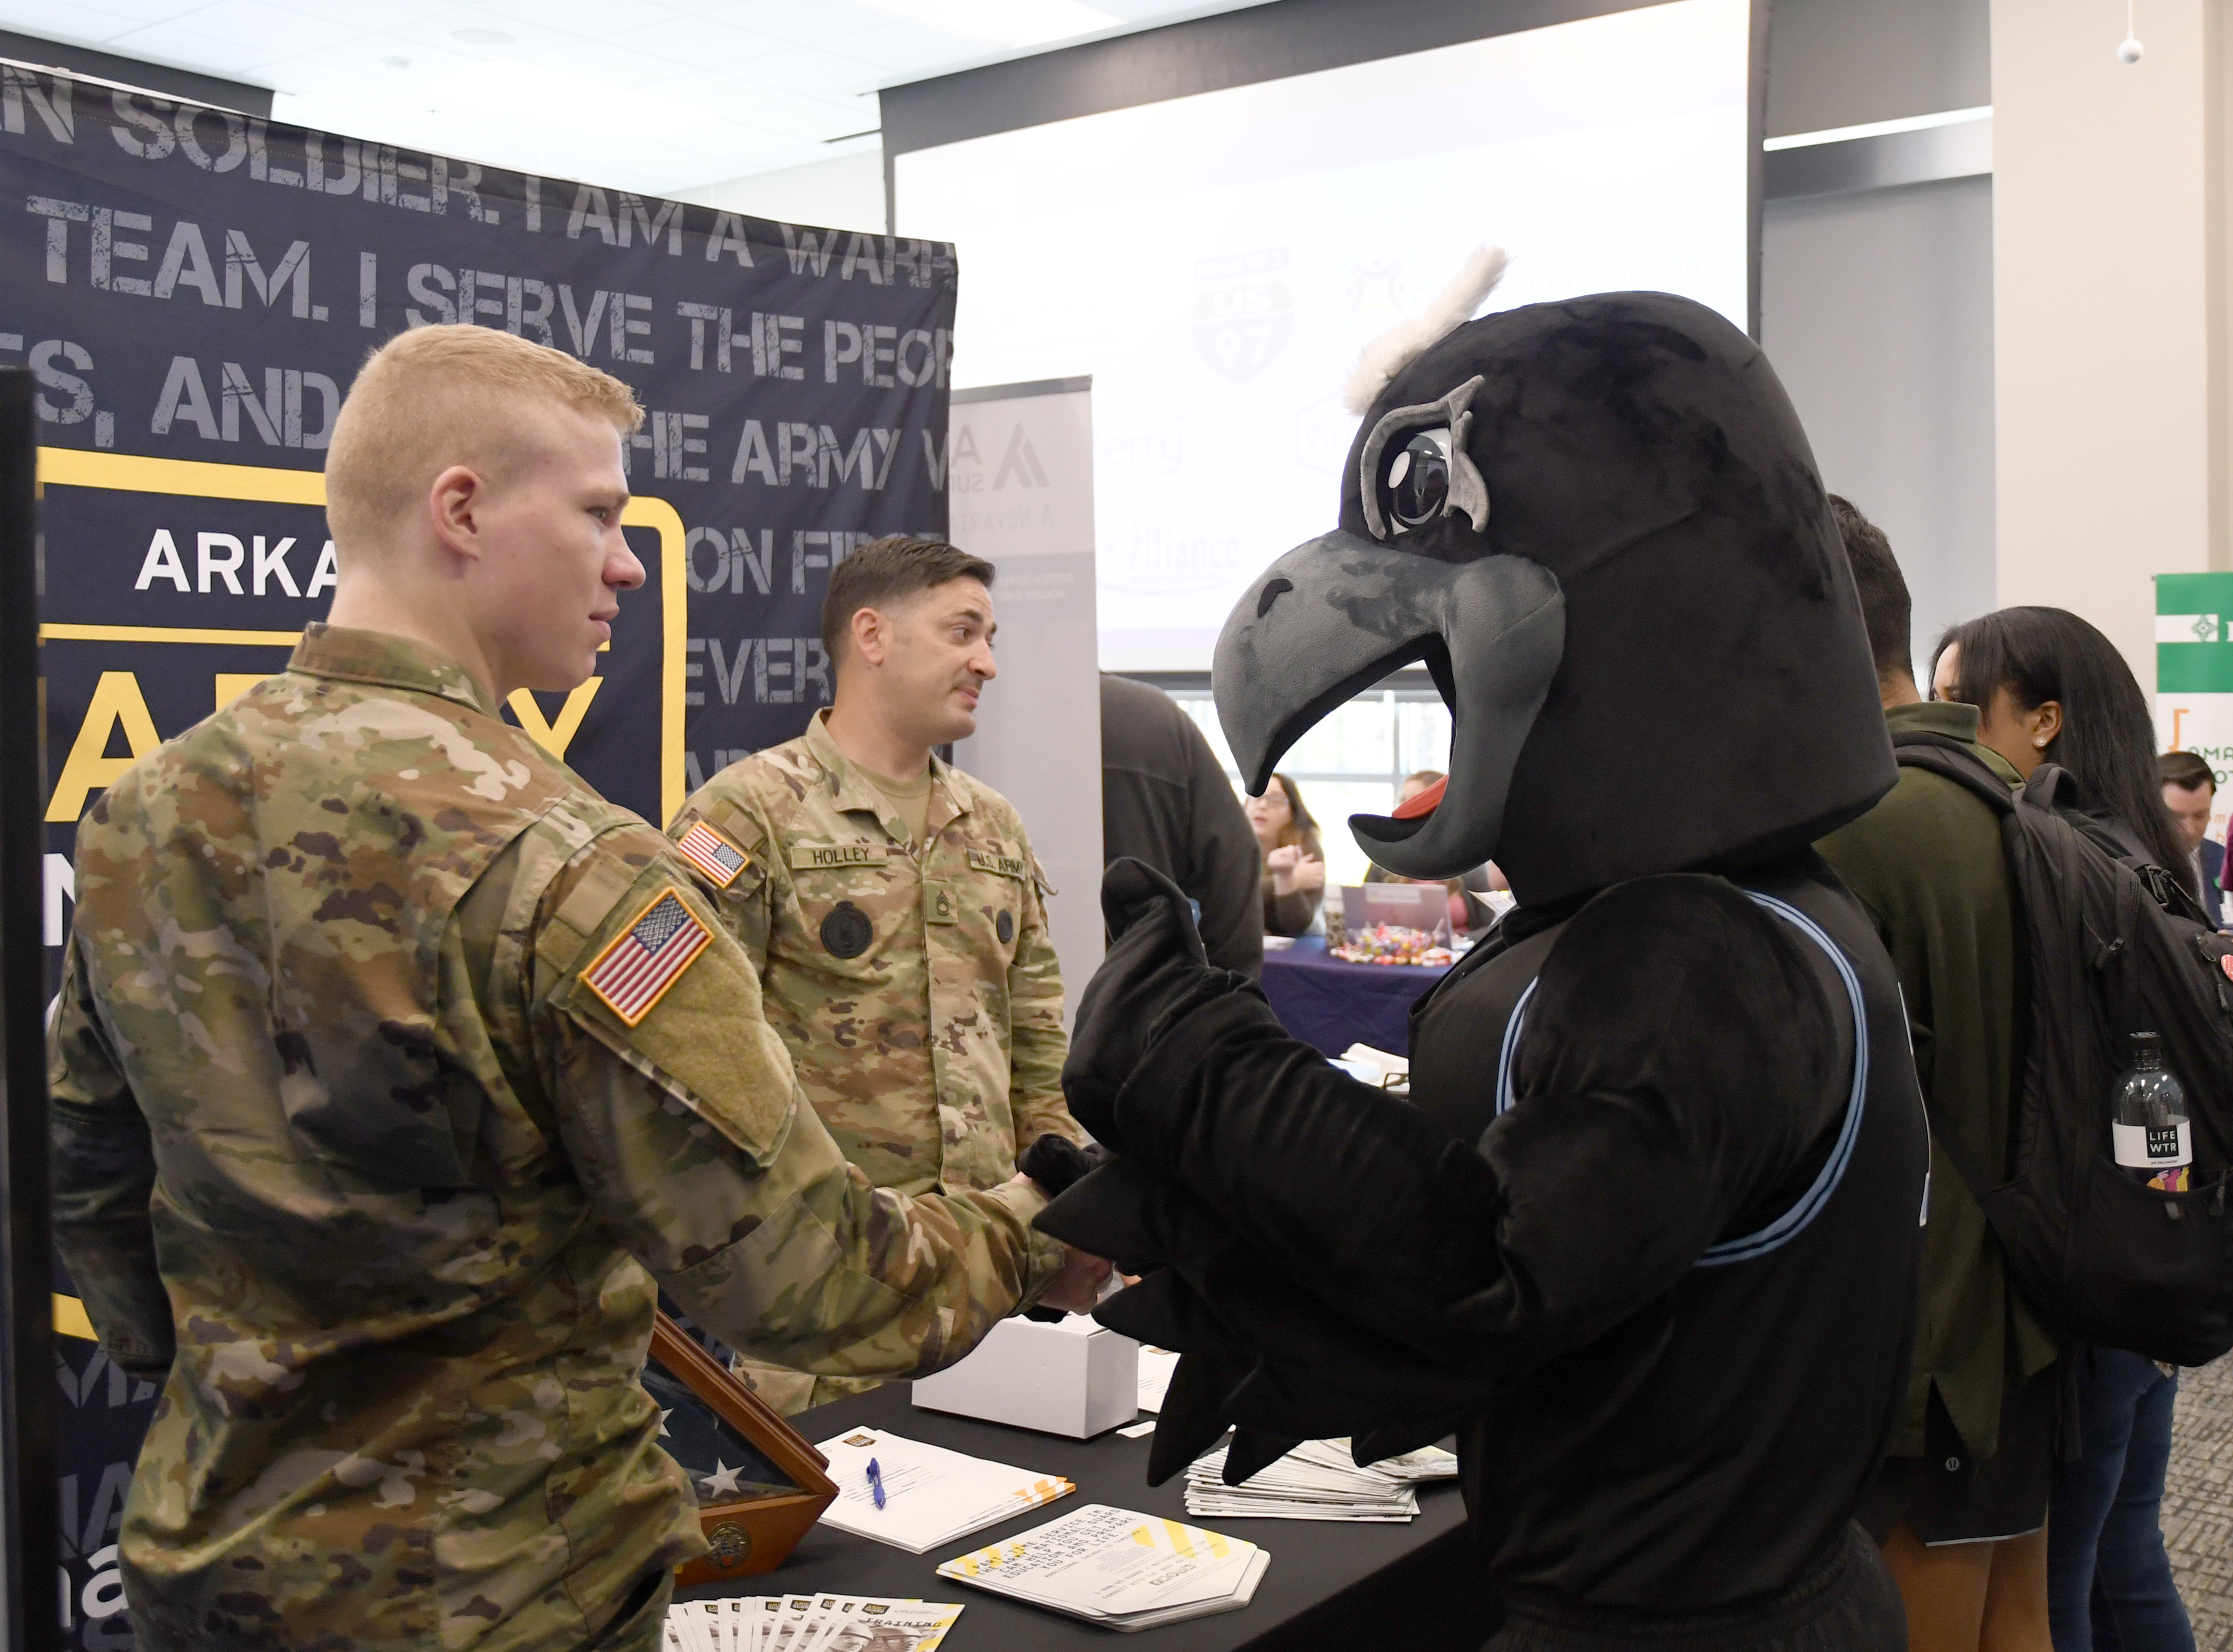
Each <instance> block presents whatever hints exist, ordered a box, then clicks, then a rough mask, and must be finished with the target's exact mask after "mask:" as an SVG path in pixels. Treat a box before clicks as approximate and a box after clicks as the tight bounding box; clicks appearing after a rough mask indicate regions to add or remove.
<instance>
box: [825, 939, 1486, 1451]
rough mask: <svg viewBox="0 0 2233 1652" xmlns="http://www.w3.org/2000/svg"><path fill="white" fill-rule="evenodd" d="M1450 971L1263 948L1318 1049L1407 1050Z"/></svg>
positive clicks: (1268, 970) (1292, 1017)
mask: <svg viewBox="0 0 2233 1652" xmlns="http://www.w3.org/2000/svg"><path fill="white" fill-rule="evenodd" d="M1448 973H1449V966H1447V965H1444V966H1439V967H1436V968H1428V967H1426V966H1423V965H1417V964H1344V963H1343V962H1342V961H1341V959H1338V958H1333V957H1329V956H1328V955H1327V953H1326V942H1325V936H1324V935H1298V936H1297V937H1296V938H1295V944H1294V945H1293V946H1291V947H1285V948H1282V949H1280V950H1279V951H1276V952H1275V951H1273V950H1272V949H1271V948H1269V947H1266V949H1265V952H1264V996H1265V997H1266V998H1268V999H1270V1000H1271V1004H1272V1008H1273V1011H1274V1012H1275V1013H1276V1014H1277V1015H1278V1016H1279V1024H1280V1025H1281V1026H1283V1027H1285V1028H1286V1030H1287V1031H1290V1032H1292V1033H1293V1034H1294V1035H1295V1037H1298V1038H1300V1039H1301V1040H1302V1041H1303V1042H1304V1043H1305V1044H1309V1045H1310V1046H1311V1047H1312V1049H1314V1050H1318V1052H1319V1053H1320V1054H1321V1055H1327V1056H1338V1055H1339V1054H1341V1052H1342V1051H1343V1050H1346V1049H1348V1048H1349V1047H1350V1045H1351V1044H1370V1045H1371V1046H1372V1047H1373V1048H1374V1049H1375V1050H1386V1051H1387V1052H1388V1053H1389V1054H1390V1055H1391V1056H1408V1055H1409V1054H1410V1052H1411V1024H1410V1016H1411V1005H1412V1002H1413V1000H1414V999H1416V998H1417V997H1418V996H1419V994H1421V993H1422V992H1425V991H1426V990H1427V989H1428V988H1429V987H1430V986H1432V985H1434V984H1435V983H1436V981H1439V980H1441V979H1442V977H1443V976H1444V975H1446V974H1448ZM829 1437H830V1436H829V1435H827V1434H824V1436H823V1438H824V1439H825V1440H827V1439H828V1438H829Z"/></svg>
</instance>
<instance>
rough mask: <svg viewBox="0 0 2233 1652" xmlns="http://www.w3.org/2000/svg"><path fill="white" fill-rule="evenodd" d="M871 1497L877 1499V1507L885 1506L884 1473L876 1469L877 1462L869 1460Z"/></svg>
mask: <svg viewBox="0 0 2233 1652" xmlns="http://www.w3.org/2000/svg"><path fill="white" fill-rule="evenodd" d="M869 1496H871V1497H873V1498H875V1499H876V1506H877V1507H878V1508H882V1507H883V1506H884V1471H883V1470H882V1469H881V1468H879V1467H876V1459H875V1458H873V1457H871V1458H869Z"/></svg>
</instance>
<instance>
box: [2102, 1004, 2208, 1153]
mask: <svg viewBox="0 0 2233 1652" xmlns="http://www.w3.org/2000/svg"><path fill="white" fill-rule="evenodd" d="M2109 1129H2110V1133H2111V1135H2112V1136H2113V1146H2114V1148H2115V1149H2116V1155H2117V1163H2118V1164H2119V1166H2120V1167H2122V1168H2123V1169H2124V1171H2125V1173H2126V1174H2127V1175H2129V1176H2131V1177H2132V1180H2135V1181H2138V1182H2142V1183H2145V1185H2146V1186H2148V1187H2153V1188H2156V1189H2158V1191H2160V1192H2163V1193H2184V1192H2185V1191H2186V1190H2187V1181H2188V1178H2189V1177H2190V1176H2191V1174H2192V1173H2193V1164H2194V1136H2193V1133H2192V1131H2191V1128H2189V1126H2188V1123H2187V1112H2186V1090H2185V1089H2184V1087H2183V1086H2182V1085H2181V1084H2180V1083H2179V1082H2178V1075H2177V1074H2175V1073H2173V1072H2172V1071H2171V1070H2170V1069H2168V1068H2167V1067H2165V1065H2164V1059H2163V1039H2162V1037H2160V1036H2159V1035H2158V1034H2156V1033H2152V1032H2136V1033H2134V1034H2132V1065H2131V1066H2130V1067H2129V1068H2127V1069H2126V1070H2125V1071H2124V1072H2123V1073H2122V1074H2120V1075H2119V1076H2118V1079H2117V1110H2116V1120H2115V1122H2113V1124H2111V1125H2110V1127H2109Z"/></svg>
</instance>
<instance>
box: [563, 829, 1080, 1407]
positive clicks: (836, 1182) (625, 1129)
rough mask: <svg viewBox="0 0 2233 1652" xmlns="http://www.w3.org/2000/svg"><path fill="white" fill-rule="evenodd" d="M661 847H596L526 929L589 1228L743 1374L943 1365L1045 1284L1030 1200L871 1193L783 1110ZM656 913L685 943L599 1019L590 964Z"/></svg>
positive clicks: (741, 992) (817, 1130)
mask: <svg viewBox="0 0 2233 1652" xmlns="http://www.w3.org/2000/svg"><path fill="white" fill-rule="evenodd" d="M638 840H641V841H638ZM666 847H667V846H666V845H665V844H664V843H663V842H661V840H660V838H659V836H658V835H657V834H656V833H654V832H653V831H652V830H651V829H650V828H648V827H643V828H629V829H622V830H621V831H617V832H612V833H608V834H607V835H605V836H603V837H601V838H599V839H598V840H596V842H594V843H592V844H591V845H590V846H589V848H588V849H585V850H584V851H583V852H582V854H581V855H578V856H576V860H575V861H574V862H571V863H570V865H569V866H568V868H567V873H566V875H563V876H562V877H560V878H559V879H557V880H556V881H553V883H552V884H551V886H550V888H549V889H548V890H547V891H546V892H545V893H544V895H543V897H542V899H541V901H540V903H539V908H540V909H539V912H538V914H537V921H536V925H535V929H536V934H535V941H534V945H533V947H532V959H531V963H532V970H531V983H530V985H529V990H528V1005H529V1008H528V1014H529V1016H530V1018H531V1024H532V1027H533V1036H534V1040H535V1044H536V1049H537V1062H538V1064H539V1066H540V1067H541V1069H542V1077H543V1082H544V1084H545V1085H546V1086H547V1088H548V1090H549V1093H550V1095H551V1096H554V1097H555V1098H556V1100H557V1125H558V1128H559V1132H560V1135H561V1136H562V1137H563V1141H564V1142H565V1144H566V1147H567V1150H568V1153H569V1155H570V1158H571V1160H572V1161H573V1163H574V1165H575V1167H576V1174H579V1175H580V1177H581V1179H582V1180H583V1185H584V1187H586V1188H587V1189H588V1191H589V1194H590V1196H591V1198H592V1199H593V1200H594V1201H595V1203H596V1208H597V1210H598V1212H599V1213H600V1215H601V1216H602V1219H603V1220H604V1221H605V1222H606V1223H607V1224H608V1225H609V1226H610V1227H611V1228H612V1229H613V1230H614V1231H615V1232H616V1233H617V1234H618V1235H619V1236H620V1238H621V1239H622V1242H623V1243H625V1244H626V1245H627V1246H628V1248H629V1249H630V1250H631V1251H632V1252H634V1253H635V1256H636V1257H637V1259H639V1260H641V1262H642V1263H643V1264H644V1265H645V1266H647V1267H648V1268H649V1269H650V1270H651V1271H652V1272H653V1273H654V1275H656V1276H657V1277H658V1279H659V1281H660V1284H661V1286H662V1287H663V1288H665V1289H666V1290H667V1291H670V1292H671V1293H672V1294H673V1295H674V1297H675V1298H677V1299H678V1300H679V1301H680V1302H681V1303H682V1304H684V1305H685V1306H686V1307H687V1309H688V1310H689V1312H690V1314H691V1316H692V1317H693V1318H695V1319H696V1320H698V1321H699V1322H700V1324H703V1325H705V1326H706V1328H707V1329H708V1330H711V1331H713V1333H714V1334H715V1335H717V1336H719V1337H721V1338H722V1340H724V1341H725V1342H727V1343H732V1345H734V1346H735V1347H737V1348H738V1349H739V1350H743V1351H745V1352H746V1353H747V1354H749V1355H750V1356H752V1357H753V1358H756V1359H760V1360H765V1361H767V1362H769V1363H776V1364H781V1365H784V1366H788V1367H790V1368H791V1369H800V1370H811V1371H815V1372H817V1373H821V1374H824V1375H829V1376H905V1375H908V1373H911V1372H914V1371H916V1370H919V1369H920V1370H931V1369H937V1368H938V1367H939V1366H941V1365H944V1364H947V1363H951V1362H953V1361H954V1360H956V1359H959V1358H960V1356H962V1355H964V1354H966V1353H967V1352H968V1350H970V1349H971V1348H972V1347H973V1346H974V1345H975V1344H976V1343H977V1342H978V1340H979V1339H980V1338H981V1337H983V1336H984V1335H985V1333H986V1331H988V1330H991V1329H992V1327H993V1324H995V1323H997V1322H998V1321H999V1319H1000V1318H1001V1317H1003V1316H1004V1315H1006V1313H1008V1312H1010V1311H1012V1309H1013V1308H1014V1307H1015V1305H1016V1304H1019V1302H1027V1301H1030V1300H1032V1299H1035V1298H1036V1297H1037V1295H1038V1292H1039V1291H1043V1290H1044V1289H1045V1287H1046V1285H1048V1284H1049V1283H1051V1280H1052V1278H1053V1276H1054V1274H1055V1272H1057V1271H1058V1269H1059V1267H1060V1265H1061V1261H1062V1256H1063V1251H1062V1248H1061V1246H1058V1245H1057V1244H1056V1243H1055V1242H1054V1241H1053V1240H1051V1239H1046V1238H1045V1237H1043V1236H1040V1235H1038V1234H1036V1233H1035V1232H1033V1231H1032V1226H1031V1220H1032V1217H1033V1216H1034V1215H1036V1214H1037V1213H1038V1210H1039V1209H1040V1208H1041V1207H1042V1206H1043V1205H1044V1203H1045V1200H1044V1199H1043V1197H1042V1196H1041V1195H1040V1194H1039V1193H1038V1191H1037V1189H1036V1188H1034V1187H1032V1186H1031V1185H1030V1184H1029V1183H1025V1182H1016V1183H1011V1184H1008V1185H1006V1186H1004V1187H997V1188H993V1189H991V1190H989V1191H987V1192H982V1193H955V1194H951V1195H926V1196H920V1197H915V1198H908V1197H907V1196H905V1195H903V1194H900V1193H894V1192H891V1191H889V1190H888V1189H882V1188H872V1187H869V1183H868V1180H867V1179H866V1178H865V1177H864V1176H863V1175H862V1174H861V1173H860V1172H859V1171H858V1170H856V1169H855V1168H853V1167H851V1166H850V1165H848V1164H847V1163H846V1162H845V1159H844V1156H843V1154H841V1153H840V1152H839V1151H838V1149H837V1143H836V1142H835V1141H832V1140H831V1139H830V1133H829V1131H828V1130H827V1129H826V1128H824V1125H823V1123H822V1121H821V1120H820V1118H819V1117H817V1115H816V1114H815V1111H814V1109H812V1108H811V1106H809V1105H808V1104H807V1103H806V1101H805V1099H804V1096H802V1095H801V1094H800V1093H799V1090H798V1084H797V1083H796V1081H795V1080H794V1078H793V1077H792V1074H791V1063H790V1059H789V1057H787V1056H786V1055H785V1054H784V1049H783V1045H782V1043H781V1041H780V1040H779V1039H778V1037H777V1036H776V1034H775V1033H774V1031H772V1030H771V1029H770V1028H769V1026H768V1025H767V1024H766V1022H765V1020H764V1019H762V1018H761V1014H760V990H759V981H758V974H757V972H756V971H754V970H753V968H752V964H751V960H750V959H748V958H747V957H746V956H745V953H744V951H743V949H742V948H741V947H740V946H738V945H737V944H736V942H735V941H734V940H733V939H732V937H731V935H730V934H729V933H728V932H727V930H726V928H724V927H722V926H721V925H720V924H719V921H718V920H716V919H715V918H714V916H713V914H712V913H711V912H710V911H709V910H708V908H707V907H706V905H705V903H704V901H703V898H702V897H701V896H700V894H699V892H698V890H697V889H696V888H695V887H694V886H693V883H692V881H691V880H690V879H689V877H687V875H685V873H684V871H683V868H682V867H681V865H680V862H678V861H677V860H676V859H675V858H674V857H673V856H672V855H669V854H667V853H665V852H663V851H664V850H665V849H666ZM669 901H671V902H674V903H675V904H676V906H677V907H678V908H679V913H672V914H668V921H669V922H672V921H673V920H674V918H675V917H676V916H678V915H679V916H680V918H681V920H683V922H684V923H685V924H686V925H696V926H698V927H700V929H702V930H703V931H704V934H705V939H704V940H703V943H702V946H701V948H700V950H699V951H698V952H697V953H696V955H695V956H694V957H693V958H692V959H690V961H689V962H688V963H687V965H686V966H683V967H682V968H681V969H680V970H679V971H678V972H675V973H674V974H673V975H672V977H671V978H670V979H668V982H667V985H666V986H665V987H664V988H663V989H662V990H661V991H660V992H658V994H657V996H656V997H655V998H654V999H653V1001H652V1002H651V1003H649V1004H648V1005H638V1004H637V1003H635V1002H633V1001H631V1000H630V999H629V998H628V995H627V992H625V991H622V992H618V993H616V994H615V995H614V996H617V997H618V998H620V1001H621V1008H620V1009H615V1006H614V1004H613V1003H612V1002H610V1001H609V997H608V994H607V992H602V991H600V990H599V982H600V979H605V980H606V981H607V984H608V985H609V972H604V971H602V970H601V969H600V962H601V960H602V959H606V958H607V957H608V956H609V954H610V953H611V952H612V951H613V949H615V947H619V946H628V945H632V944H634V943H633V942H632V941H631V940H630V939H629V937H630V936H631V934H632V933H635V932H637V931H638V930H639V929H640V927H641V926H642V925H643V924H644V923H645V921H646V917H647V914H651V915H652V916H653V917H654V918H656V917H657V914H658V909H659V908H661V904H662V903H663V902H669ZM656 933H657V931H656V929H654V934H656ZM684 933H686V939H687V930H686V931H685V932H684ZM661 944H662V945H664V944H667V943H666V942H664V941H662V942H661ZM622 1011H633V1012H634V1013H635V1019H634V1020H633V1021H631V1020H630V1019H629V1018H628V1016H627V1015H626V1014H624V1013H623V1012H622Z"/></svg>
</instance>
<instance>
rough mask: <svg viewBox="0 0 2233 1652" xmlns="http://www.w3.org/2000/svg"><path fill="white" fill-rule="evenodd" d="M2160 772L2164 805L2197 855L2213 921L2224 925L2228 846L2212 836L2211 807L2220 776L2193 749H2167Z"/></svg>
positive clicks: (2197, 872)
mask: <svg viewBox="0 0 2233 1652" xmlns="http://www.w3.org/2000/svg"><path fill="white" fill-rule="evenodd" d="M2156 774H2157V777H2158V778H2159V779H2161V780H2162V782H2163V797H2164V807H2165V808H2166V809H2168V810H2171V818H2172V819H2173V820H2175V821H2177V822H2178V830H2179V836H2182V837H2184V839H2185V840H2186V846H2187V849H2188V851H2189V852H2190V853H2191V855H2193V856H2194V870H2195V881H2197V882H2198V883H2200V884H2201V886H2202V904H2203V905H2204V907H2208V908H2209V910H2210V922H2212V923H2214V924H2216V925H2217V927H2219V928H2220V929H2223V928H2224V927H2225V914H2224V912H2223V908H2222V906H2221V902H2222V901H2223V899H2224V891H2223V887H2222V886H2223V881H2224V875H2225V846H2224V845H2223V843H2213V842H2210V838H2209V836H2208V833H2209V831H2210V811H2211V810H2213V809H2214V808H2216V806H2217V775H2216V774H2215V773H2213V772H2212V771H2211V770H2210V764H2208V763H2206V762H2204V760H2203V759H2202V758H2199V757H2197V756H2196V755H2195V753H2193V752H2191V751H2166V752H2165V753H2164V754H2163V755H2162V756H2160V757H2158V758H2157V759H2156Z"/></svg>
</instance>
